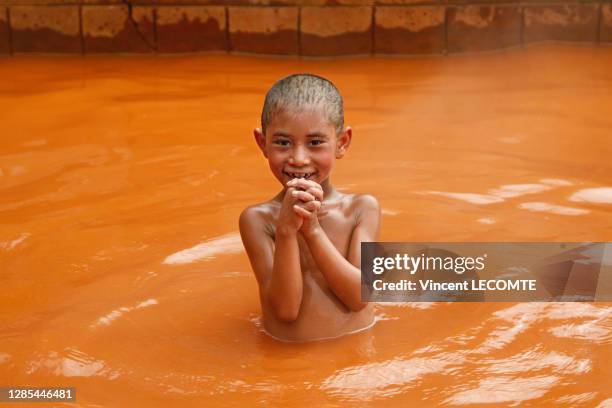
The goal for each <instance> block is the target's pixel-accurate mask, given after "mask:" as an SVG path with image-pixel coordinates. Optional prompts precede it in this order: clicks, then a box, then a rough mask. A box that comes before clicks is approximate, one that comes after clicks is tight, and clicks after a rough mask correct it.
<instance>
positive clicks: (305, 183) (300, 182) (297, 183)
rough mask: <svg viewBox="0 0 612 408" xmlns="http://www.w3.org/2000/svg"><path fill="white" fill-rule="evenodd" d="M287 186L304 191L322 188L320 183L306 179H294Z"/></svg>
mask: <svg viewBox="0 0 612 408" xmlns="http://www.w3.org/2000/svg"><path fill="white" fill-rule="evenodd" d="M287 185H288V186H291V187H298V188H301V189H303V190H306V189H308V188H310V187H312V188H321V185H320V184H319V183H317V182H316V181H313V180H306V179H293V180H291V181H290V182H289V183H287Z"/></svg>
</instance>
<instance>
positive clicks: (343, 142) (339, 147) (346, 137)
mask: <svg viewBox="0 0 612 408" xmlns="http://www.w3.org/2000/svg"><path fill="white" fill-rule="evenodd" d="M352 139H353V129H351V127H350V126H347V127H345V128H344V130H343V131H342V133H341V134H340V135H339V136H338V140H337V141H336V159H341V158H343V157H344V155H345V154H346V151H347V150H348V148H349V146H350V145H351V140H352Z"/></svg>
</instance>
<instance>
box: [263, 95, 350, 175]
mask: <svg viewBox="0 0 612 408" xmlns="http://www.w3.org/2000/svg"><path fill="white" fill-rule="evenodd" d="M254 134H255V140H256V141H257V144H258V145H259V147H260V148H261V150H262V152H263V153H264V156H265V157H266V158H267V159H268V163H269V165H270V169H271V170H272V173H273V174H274V176H275V177H276V178H277V179H278V181H280V182H281V183H282V184H283V186H286V185H287V182H289V181H290V180H292V179H294V178H306V179H308V180H313V181H316V182H317V183H319V184H323V183H324V182H326V181H327V179H328V178H329V176H330V174H331V171H332V168H333V166H334V163H335V160H336V159H340V158H342V156H344V153H345V152H346V149H347V148H348V146H349V144H350V141H351V136H352V131H351V128H350V127H347V128H345V129H344V130H343V131H342V133H341V134H340V135H338V136H336V129H335V127H334V125H333V124H332V123H330V121H329V120H328V119H327V116H326V115H325V112H323V110H322V109H321V108H316V107H315V108H305V109H299V110H297V109H285V110H282V111H280V112H277V113H276V114H274V115H273V117H272V120H271V121H270V123H269V124H268V127H267V129H266V134H265V135H264V134H263V133H262V132H261V129H255V132H254Z"/></svg>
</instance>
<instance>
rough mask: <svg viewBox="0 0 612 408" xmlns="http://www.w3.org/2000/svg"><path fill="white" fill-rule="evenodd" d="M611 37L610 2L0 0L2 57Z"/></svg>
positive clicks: (438, 50)
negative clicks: (45, 54) (21, 54)
mask: <svg viewBox="0 0 612 408" xmlns="http://www.w3.org/2000/svg"><path fill="white" fill-rule="evenodd" d="M541 41H571V42H584V43H591V44H592V43H612V3H611V2H610V1H581V2H570V1H563V0H560V1H559V0H555V1H549V2H538V1H534V0H529V1H522V2H518V1H496V0H489V1H486V0H485V1H478V0H429V1H426V0H425V1H419V0H306V1H296V0H225V1H215V0H156V1H154V0H0V55H4V56H8V55H12V54H19V53H69V54H79V53H80V54H95V53H191V52H222V53H223V52H238V53H254V54H270V55H303V56H313V57H317V56H340V55H369V54H403V55H419V54H434V55H435V54H438V55H444V54H449V53H451V54H452V53H462V52H478V51H487V50H496V49H504V48H509V47H516V46H523V45H526V44H530V43H535V42H541Z"/></svg>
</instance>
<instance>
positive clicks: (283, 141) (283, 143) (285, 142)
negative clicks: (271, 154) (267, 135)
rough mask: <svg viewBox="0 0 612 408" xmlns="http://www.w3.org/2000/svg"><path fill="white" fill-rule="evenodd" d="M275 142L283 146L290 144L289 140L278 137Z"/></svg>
mask: <svg viewBox="0 0 612 408" xmlns="http://www.w3.org/2000/svg"><path fill="white" fill-rule="evenodd" d="M273 143H274V144H276V145H279V146H283V147H285V146H289V141H288V140H284V139H276V140H275V141H274V142H273Z"/></svg>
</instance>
